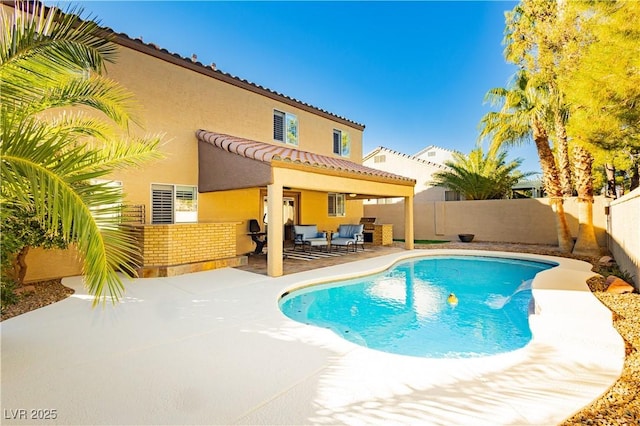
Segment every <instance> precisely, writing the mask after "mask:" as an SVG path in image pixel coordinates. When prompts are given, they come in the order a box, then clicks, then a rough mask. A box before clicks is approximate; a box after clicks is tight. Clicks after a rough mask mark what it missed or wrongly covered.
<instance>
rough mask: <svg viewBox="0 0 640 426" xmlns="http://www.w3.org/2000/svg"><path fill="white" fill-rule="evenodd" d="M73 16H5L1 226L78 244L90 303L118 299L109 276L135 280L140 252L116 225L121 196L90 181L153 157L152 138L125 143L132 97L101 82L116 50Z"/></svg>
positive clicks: (29, 5) (21, 9)
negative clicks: (19, 225) (35, 227)
mask: <svg viewBox="0 0 640 426" xmlns="http://www.w3.org/2000/svg"><path fill="white" fill-rule="evenodd" d="M76 12H77V14H78V15H79V14H80V13H81V12H82V11H81V10H76V9H69V10H68V11H67V12H66V13H62V12H61V11H60V10H58V9H55V8H51V9H47V8H45V7H44V6H42V5H41V4H40V3H39V2H24V3H21V2H17V3H15V4H14V13H13V15H12V16H7V14H6V13H5V12H4V10H2V23H3V24H2V26H3V28H2V33H1V34H0V83H1V86H2V90H1V91H0V100H1V102H2V105H1V107H0V108H1V113H2V117H1V119H0V144H1V145H0V177H1V178H2V186H1V191H0V207H1V214H2V215H3V216H4V217H6V215H9V214H11V212H12V211H16V209H19V210H20V211H23V212H29V214H31V215H33V217H34V218H35V219H36V220H37V221H38V222H39V223H40V224H41V226H42V229H43V230H44V232H50V233H52V234H58V235H59V236H60V237H61V238H62V239H63V240H64V241H66V242H75V243H76V244H77V247H78V249H79V252H80V254H81V256H82V258H83V264H84V273H85V283H86V285H87V287H88V289H89V291H90V292H91V293H92V294H93V295H94V296H95V299H94V304H95V303H97V302H98V300H99V299H100V298H101V299H102V300H103V301H104V300H106V299H107V296H110V297H111V299H112V300H114V301H115V300H117V299H118V297H119V296H120V295H121V294H122V290H123V285H122V282H121V280H120V278H119V277H118V275H117V273H116V271H118V270H123V271H126V272H132V269H133V267H132V266H131V259H132V258H135V257H136V255H137V253H138V249H137V244H136V241H135V239H134V237H133V236H132V235H131V234H130V233H127V232H126V231H125V230H123V229H122V228H121V227H120V224H119V217H118V216H119V213H120V208H121V207H120V206H121V205H122V194H121V193H120V191H118V190H116V189H114V188H112V187H111V186H109V185H108V184H106V183H99V182H97V181H96V180H97V179H108V175H109V173H111V172H112V171H113V170H114V169H116V168H119V167H126V166H131V165H139V164H141V163H142V162H144V161H147V160H149V159H152V158H157V157H159V154H158V151H157V144H158V137H152V138H140V139H131V138H129V137H128V136H127V135H126V132H125V131H126V130H127V128H128V125H129V123H130V122H132V120H133V119H132V116H131V111H132V110H133V107H134V103H133V102H132V98H131V95H130V94H129V93H128V92H126V91H125V90H124V89H123V88H121V87H120V86H119V85H118V84H117V83H115V82H113V81H111V80H109V79H107V78H106V77H104V76H103V75H102V72H103V68H104V63H105V61H113V60H114V55H115V53H116V47H115V45H114V44H113V43H111V42H110V41H108V40H106V39H104V38H103V37H101V36H100V28H99V26H98V25H97V23H96V22H95V21H83V20H80V19H79V18H78V16H77V15H76ZM72 107H82V108H72ZM60 111H62V112H60ZM114 124H115V125H117V126H118V127H117V128H115V126H114ZM0 219H2V218H0ZM3 222H4V221H3Z"/></svg>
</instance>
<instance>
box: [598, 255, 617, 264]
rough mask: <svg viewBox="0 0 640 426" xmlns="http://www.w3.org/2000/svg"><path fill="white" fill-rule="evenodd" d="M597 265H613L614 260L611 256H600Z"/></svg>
mask: <svg viewBox="0 0 640 426" xmlns="http://www.w3.org/2000/svg"><path fill="white" fill-rule="evenodd" d="M598 263H600V264H601V265H610V264H612V263H615V260H613V257H611V256H602V257H601V258H600V260H599V261H598Z"/></svg>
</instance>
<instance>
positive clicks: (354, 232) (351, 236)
mask: <svg viewBox="0 0 640 426" xmlns="http://www.w3.org/2000/svg"><path fill="white" fill-rule="evenodd" d="M363 229H364V225H363V224H359V225H340V226H339V227H338V232H334V233H333V234H332V235H331V247H333V246H336V247H338V246H344V247H345V248H346V249H347V250H349V247H353V251H357V250H358V244H360V245H361V246H362V250H364V234H363V232H362V231H363Z"/></svg>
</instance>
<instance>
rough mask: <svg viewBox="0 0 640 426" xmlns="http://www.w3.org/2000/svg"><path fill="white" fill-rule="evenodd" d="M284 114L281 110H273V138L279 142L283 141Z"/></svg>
mask: <svg viewBox="0 0 640 426" xmlns="http://www.w3.org/2000/svg"><path fill="white" fill-rule="evenodd" d="M284 116H285V114H284V113H283V112H280V111H274V112H273V139H275V140H277V141H281V142H284Z"/></svg>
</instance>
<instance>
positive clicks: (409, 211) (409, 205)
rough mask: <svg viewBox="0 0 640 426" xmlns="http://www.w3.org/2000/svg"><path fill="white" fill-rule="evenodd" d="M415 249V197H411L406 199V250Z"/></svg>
mask: <svg viewBox="0 0 640 426" xmlns="http://www.w3.org/2000/svg"><path fill="white" fill-rule="evenodd" d="M413 247H414V245H413V195H409V196H408V197H404V248H406V249H407V250H413Z"/></svg>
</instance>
